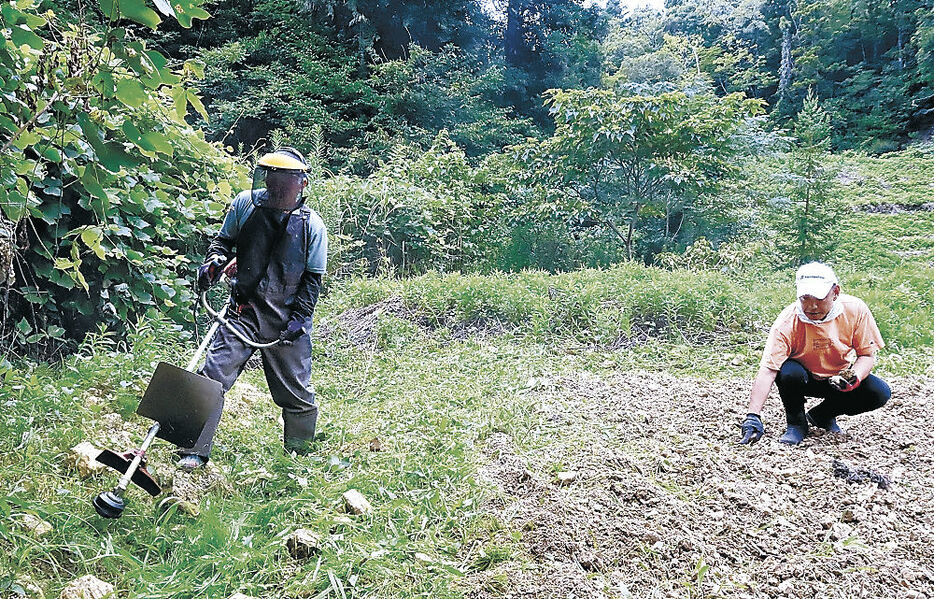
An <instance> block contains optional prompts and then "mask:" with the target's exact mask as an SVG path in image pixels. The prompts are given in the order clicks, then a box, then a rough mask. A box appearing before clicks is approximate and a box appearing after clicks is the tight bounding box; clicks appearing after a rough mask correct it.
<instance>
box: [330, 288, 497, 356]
mask: <svg viewBox="0 0 934 599" xmlns="http://www.w3.org/2000/svg"><path fill="white" fill-rule="evenodd" d="M387 316H389V317H394V318H398V319H400V320H404V321H407V322H410V323H412V324H413V325H415V326H416V327H417V328H418V329H420V330H422V331H423V332H426V333H430V332H432V331H434V330H436V329H438V328H441V327H447V328H448V329H449V330H450V338H451V340H452V341H462V340H465V339H470V338H477V337H488V336H496V335H502V334H504V333H506V332H508V331H510V330H513V329H514V328H515V327H514V326H512V325H509V324H507V323H504V322H502V321H500V320H497V319H495V318H478V319H475V320H471V321H467V322H464V321H453V319H448V320H446V319H444V318H440V319H431V318H428V317H426V316H425V315H424V314H422V313H420V312H419V311H418V310H417V309H414V308H411V307H409V306H406V304H405V300H403V299H402V298H401V297H399V296H390V297H388V298H386V299H384V300H382V301H379V302H376V303H375V304H371V305H369V306H364V307H362V308H352V309H350V310H347V311H345V312H343V313H341V314H340V315H339V316H338V317H337V319H336V321H333V322H325V323H323V324H322V325H321V326H319V327H318V336H319V337H321V338H323V339H329V338H331V337H333V336H334V334H335V333H337V332H338V331H340V332H341V334H342V335H345V336H346V338H347V340H348V341H350V342H351V343H352V344H354V345H355V346H357V347H360V348H366V349H372V348H374V347H375V346H376V344H377V336H378V332H379V325H380V320H381V319H385V318H386V317H387Z"/></svg>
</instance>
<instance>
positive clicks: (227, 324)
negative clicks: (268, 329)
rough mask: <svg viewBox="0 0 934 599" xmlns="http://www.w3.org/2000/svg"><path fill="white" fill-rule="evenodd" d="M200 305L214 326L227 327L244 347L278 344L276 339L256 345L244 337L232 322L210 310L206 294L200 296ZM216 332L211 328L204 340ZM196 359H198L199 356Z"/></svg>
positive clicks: (260, 347) (261, 347)
mask: <svg viewBox="0 0 934 599" xmlns="http://www.w3.org/2000/svg"><path fill="white" fill-rule="evenodd" d="M201 305H202V306H204V309H205V310H206V311H207V313H208V314H209V315H210V316H211V318H213V319H214V323H215V324H217V323H220V324H222V325H224V326H225V327H227V330H228V331H230V332H231V333H233V334H234V335H236V336H237V339H239V340H240V341H243V342H244V343H245V344H246V345H248V346H250V347H255V348H256V349H263V348H264V347H272V346H273V345H276V344H278V343H279V340H278V339H276V340H275V341H270V342H269V343H257V342H256V341H253V340H252V339H250V338H249V337H247V336H246V335H244V334H243V333H242V332H241V331H240V329H238V328H237V327H235V326H234V325H233V323H232V322H230V321H229V320H227V317H225V316H224V315H223V314H221V313H220V312H216V311H215V310H214V309H213V308H211V305H210V304H209V303H208V294H207V293H202V294H201ZM216 330H217V328H216V327H215V328H212V329H211V331H209V332H208V334H207V335H205V339H210V338H211V337H212V336H213V335H214V331H216ZM198 351H199V352H200V351H201V348H199V349H198ZM198 357H200V354H199V356H198Z"/></svg>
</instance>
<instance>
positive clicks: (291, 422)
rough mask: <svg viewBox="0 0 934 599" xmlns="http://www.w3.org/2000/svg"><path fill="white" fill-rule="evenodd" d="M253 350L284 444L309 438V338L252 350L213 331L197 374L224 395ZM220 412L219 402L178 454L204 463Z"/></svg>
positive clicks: (223, 331) (312, 415)
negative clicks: (219, 387) (191, 444)
mask: <svg viewBox="0 0 934 599" xmlns="http://www.w3.org/2000/svg"><path fill="white" fill-rule="evenodd" d="M255 351H259V352H261V353H262V356H263V371H264V372H265V374H266V383H267V384H268V385H269V392H270V394H271V395H272V400H273V401H274V402H275V403H276V405H277V406H279V407H280V408H282V420H283V421H284V422H285V434H284V437H285V442H286V444H287V445H288V444H289V443H290V442H292V443H294V442H299V441H307V440H311V439H313V438H314V436H315V423H316V422H317V420H318V406H317V405H315V393H314V388H313V387H312V385H311V381H310V379H311V337H310V336H309V335H307V334H306V335H302V336H301V337H299V338H298V339H297V340H296V341H295V343H293V344H292V345H274V346H272V347H268V348H266V349H261V350H255V349H253V348H252V347H249V346H247V345H245V344H244V343H243V342H242V341H240V340H239V339H238V338H237V337H236V336H235V335H234V334H233V333H231V332H230V331H228V330H227V328H226V327H223V326H222V327H220V328H219V329H218V330H217V333H216V334H215V337H214V341H213V342H212V343H211V347H210V348H209V349H208V353H207V357H206V358H205V360H204V367H203V368H202V369H201V371H200V372H199V373H198V374H201V375H202V376H206V377H208V378H210V379H214V380H215V381H218V382H220V383H221V385H223V387H224V393H227V391H229V390H230V388H231V387H232V386H233V384H234V381H236V380H237V377H238V376H240V373H241V372H242V371H243V367H244V366H245V365H246V362H247V360H249V359H250V356H252V355H253V352H255ZM223 409H224V404H223V402H221V404H220V405H219V406H218V407H217V411H216V412H215V413H214V414H212V415H211V417H210V418H209V419H208V423H207V425H206V426H205V427H204V431H203V432H202V433H201V437H200V438H199V439H198V441H197V442H196V443H195V445H194V447H189V448H185V449H182V450H180V451H179V452H178V453H179V455H197V456H201V457H202V458H204V459H205V460H207V458H208V457H209V456H210V455H211V446H212V445H213V443H214V433H215V431H216V430H217V425H218V423H220V419H221V411H222V410H223Z"/></svg>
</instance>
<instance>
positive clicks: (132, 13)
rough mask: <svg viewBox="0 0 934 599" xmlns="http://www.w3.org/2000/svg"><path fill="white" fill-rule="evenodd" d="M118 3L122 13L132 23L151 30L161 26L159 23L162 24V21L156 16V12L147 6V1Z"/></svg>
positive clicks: (136, 0)
mask: <svg viewBox="0 0 934 599" xmlns="http://www.w3.org/2000/svg"><path fill="white" fill-rule="evenodd" d="M118 1H119V6H120V13H121V14H122V15H123V16H124V17H126V18H128V19H130V20H131V21H136V22H137V23H139V24H140V25H145V26H147V27H149V28H151V29H155V28H156V27H158V26H159V23H161V22H162V19H161V18H159V15H158V14H156V11H154V10H152V9H151V8H149V7H148V6H146V0H118Z"/></svg>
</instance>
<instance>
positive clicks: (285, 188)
mask: <svg viewBox="0 0 934 599" xmlns="http://www.w3.org/2000/svg"><path fill="white" fill-rule="evenodd" d="M307 170H308V166H307V165H306V164H305V159H304V158H303V157H302V155H301V154H300V153H299V152H298V150H295V149H293V148H281V149H279V150H276V151H275V152H272V153H270V154H266V155H264V156H263V157H262V158H260V159H259V162H257V164H256V168H255V169H253V189H252V192H253V193H252V197H253V204H254V205H255V206H256V207H257V208H271V209H273V210H279V211H282V212H292V211H293V210H295V209H296V208H298V207H299V206H301V205H302V201H303V198H302V190H303V189H304V187H305V177H306V175H305V173H306V171H307Z"/></svg>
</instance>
